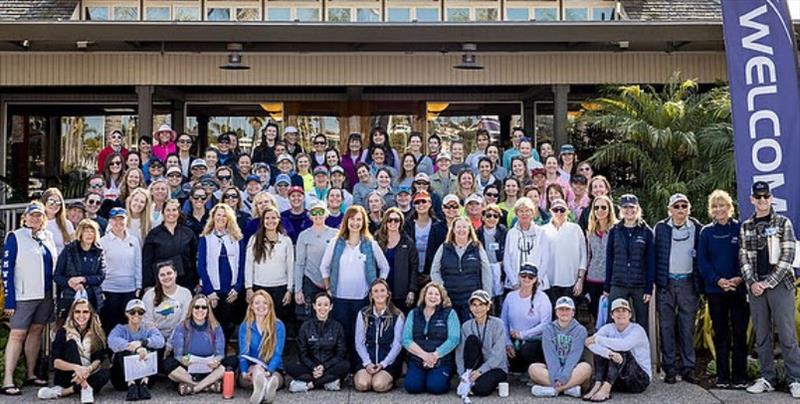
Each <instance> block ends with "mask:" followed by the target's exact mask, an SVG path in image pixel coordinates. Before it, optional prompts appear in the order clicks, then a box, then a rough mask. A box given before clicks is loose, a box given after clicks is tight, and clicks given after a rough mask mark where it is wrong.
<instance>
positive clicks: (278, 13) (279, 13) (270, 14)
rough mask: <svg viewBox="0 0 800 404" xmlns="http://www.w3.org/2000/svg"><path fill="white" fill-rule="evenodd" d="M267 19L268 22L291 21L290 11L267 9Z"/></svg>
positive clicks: (286, 9)
mask: <svg viewBox="0 0 800 404" xmlns="http://www.w3.org/2000/svg"><path fill="white" fill-rule="evenodd" d="M267 19H268V20H270V21H291V20H292V10H291V9H289V8H268V9H267Z"/></svg>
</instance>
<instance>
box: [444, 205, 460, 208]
mask: <svg viewBox="0 0 800 404" xmlns="http://www.w3.org/2000/svg"><path fill="white" fill-rule="evenodd" d="M459 207H460V206H458V205H455V204H447V205H444V208H445V209H458V208H459Z"/></svg>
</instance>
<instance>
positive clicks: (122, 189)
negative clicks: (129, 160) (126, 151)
mask: <svg viewBox="0 0 800 404" xmlns="http://www.w3.org/2000/svg"><path fill="white" fill-rule="evenodd" d="M136 171H138V172H139V184H138V185H136V188H146V187H147V186H146V185H145V183H144V172H142V170H141V169H138V168H129V169H127V170H126V171H125V172H124V173H123V174H122V182H121V183H120V186H119V199H121V200H123V201H124V200H126V199H128V196H129V195H130V194H131V192H133V190H134V189H136V188H133V189H131V188H130V187H129V186H128V176H129V175H131V173H133V172H136Z"/></svg>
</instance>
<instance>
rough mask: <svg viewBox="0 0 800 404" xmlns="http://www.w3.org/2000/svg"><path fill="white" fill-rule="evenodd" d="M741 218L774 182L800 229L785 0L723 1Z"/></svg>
mask: <svg viewBox="0 0 800 404" xmlns="http://www.w3.org/2000/svg"><path fill="white" fill-rule="evenodd" d="M722 18H723V27H724V31H725V53H726V56H727V62H728V78H729V80H730V91H731V103H732V113H733V136H734V142H733V143H734V149H735V155H736V182H737V188H738V197H739V209H740V212H741V219H742V220H744V219H746V218H747V217H749V216H750V215H752V213H753V206H752V204H751V203H750V188H751V186H752V184H753V182H756V181H766V182H768V183H769V184H770V188H771V189H772V193H773V195H774V202H775V203H774V207H775V210H776V211H777V212H781V213H782V214H784V215H786V216H788V217H789V218H790V219H792V222H793V223H794V225H795V226H798V225H800V92H799V91H798V80H797V54H796V52H795V49H796V48H795V40H794V30H793V27H792V19H791V17H790V16H789V9H788V7H787V5H786V2H785V1H784V0H722Z"/></svg>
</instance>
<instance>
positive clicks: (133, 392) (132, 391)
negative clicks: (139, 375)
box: [125, 383, 139, 401]
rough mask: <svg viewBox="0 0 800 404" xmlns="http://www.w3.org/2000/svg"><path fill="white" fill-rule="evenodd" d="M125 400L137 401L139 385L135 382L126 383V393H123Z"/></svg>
mask: <svg viewBox="0 0 800 404" xmlns="http://www.w3.org/2000/svg"><path fill="white" fill-rule="evenodd" d="M125 401H139V386H137V385H136V384H135V383H134V384H130V385H128V394H126V395H125Z"/></svg>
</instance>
